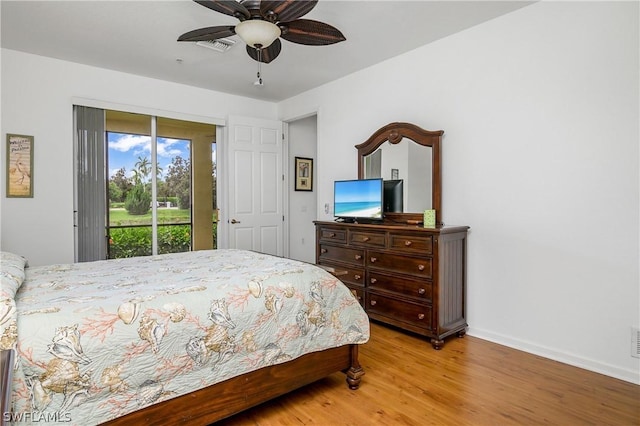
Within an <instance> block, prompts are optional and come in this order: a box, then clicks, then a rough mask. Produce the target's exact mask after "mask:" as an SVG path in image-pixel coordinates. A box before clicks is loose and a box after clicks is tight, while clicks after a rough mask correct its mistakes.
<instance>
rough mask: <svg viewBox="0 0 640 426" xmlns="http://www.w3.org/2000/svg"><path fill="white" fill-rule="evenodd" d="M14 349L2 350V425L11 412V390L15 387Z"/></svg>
mask: <svg viewBox="0 0 640 426" xmlns="http://www.w3.org/2000/svg"><path fill="white" fill-rule="evenodd" d="M14 356H15V351H14V350H13V349H8V350H3V351H0V384H1V385H2V386H0V389H2V393H1V394H0V426H4V425H6V424H7V423H6V422H5V420H7V419H6V415H7V413H10V412H11V390H12V388H13V386H12V381H13V359H14Z"/></svg>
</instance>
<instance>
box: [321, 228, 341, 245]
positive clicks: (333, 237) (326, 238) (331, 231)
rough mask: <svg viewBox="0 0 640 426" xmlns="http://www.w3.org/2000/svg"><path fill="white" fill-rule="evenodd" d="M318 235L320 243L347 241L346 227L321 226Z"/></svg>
mask: <svg viewBox="0 0 640 426" xmlns="http://www.w3.org/2000/svg"><path fill="white" fill-rule="evenodd" d="M318 235H319V237H320V242H321V243H326V242H330V241H331V242H336V243H346V242H347V230H346V229H336V228H330V227H324V226H323V227H321V228H320V229H319V231H318Z"/></svg>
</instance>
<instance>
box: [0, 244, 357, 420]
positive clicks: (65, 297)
mask: <svg viewBox="0 0 640 426" xmlns="http://www.w3.org/2000/svg"><path fill="white" fill-rule="evenodd" d="M0 261H1V262H2V265H1V268H0V272H1V278H2V285H1V287H0V350H2V356H1V357H0V378H1V379H2V380H4V381H3V383H2V385H3V389H4V390H5V391H6V390H8V389H12V390H11V392H10V393H9V392H0V399H5V401H4V402H3V404H6V405H4V406H3V411H2V419H1V420H0V423H8V422H9V421H14V422H16V423H18V422H20V424H22V423H28V422H29V421H31V422H33V423H42V422H45V421H46V422H47V424H56V423H60V424H67V425H68V424H78V425H83V426H84V425H93V424H101V423H108V424H131V423H134V422H135V423H145V424H176V423H189V424H209V423H212V422H214V421H216V420H220V419H222V418H225V417H228V416H230V415H232V414H235V413H237V412H240V411H242V410H244V409H246V408H248V407H251V406H254V405H257V404H259V403H261V402H264V401H266V400H268V399H271V398H273V397H275V396H278V395H282V394H284V393H287V392H289V391H291V390H293V389H296V388H299V387H301V386H304V385H306V384H308V383H311V382H313V381H316V380H318V379H320V378H322V377H325V376H327V375H329V374H332V373H335V372H337V371H343V372H345V373H346V377H347V384H348V386H349V388H351V389H357V388H358V386H359V384H360V381H361V377H362V375H363V374H364V372H363V370H362V368H361V366H360V364H359V362H358V345H360V344H363V343H365V342H366V341H367V340H368V338H369V322H368V318H367V316H366V314H365V313H364V311H363V310H362V308H361V307H360V305H359V303H358V301H357V300H356V299H355V297H353V295H352V294H351V292H350V291H349V290H348V289H347V287H345V286H344V285H343V284H342V283H341V282H340V281H339V280H338V279H337V278H336V277H334V276H333V275H331V274H329V273H328V272H327V271H325V270H323V269H321V268H318V267H317V266H315V265H311V264H307V263H304V262H298V261H294V260H290V259H283V258H279V257H273V256H269V255H265V254H260V253H255V252H251V251H245V250H206V251H197V252H190V253H177V254H168V255H159V256H149V257H138V258H128V259H118V260H107V261H97V262H87V263H76V264H59V265H49V266H42V267H32V268H29V267H26V263H27V262H26V260H25V259H24V258H22V257H20V256H17V255H15V254H12V253H7V252H2V253H0ZM9 373H12V374H9ZM11 376H12V377H11ZM7 380H11V382H10V383H7V382H6V381H7ZM2 394H7V395H8V398H10V401H6V398H1V397H2ZM8 409H10V410H11V413H10V414H8V413H6V411H7V410H8Z"/></svg>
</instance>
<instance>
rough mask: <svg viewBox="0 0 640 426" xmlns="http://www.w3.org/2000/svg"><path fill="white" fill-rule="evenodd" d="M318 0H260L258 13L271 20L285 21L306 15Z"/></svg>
mask: <svg viewBox="0 0 640 426" xmlns="http://www.w3.org/2000/svg"><path fill="white" fill-rule="evenodd" d="M316 3H318V0H279V1H278V0H262V1H261V2H260V13H261V14H262V16H263V17H264V18H266V19H268V20H270V21H273V22H287V21H293V20H294V19H298V18H299V17H301V16H304V15H306V14H307V13H309V12H310V11H311V9H313V8H314V7H316Z"/></svg>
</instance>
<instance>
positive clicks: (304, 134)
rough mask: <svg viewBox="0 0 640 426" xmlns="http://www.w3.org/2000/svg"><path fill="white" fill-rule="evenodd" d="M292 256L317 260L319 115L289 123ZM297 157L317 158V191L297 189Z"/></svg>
mask: <svg viewBox="0 0 640 426" xmlns="http://www.w3.org/2000/svg"><path fill="white" fill-rule="evenodd" d="M288 127H289V138H288V140H289V160H288V161H289V170H291V173H290V176H291V188H290V191H289V257H290V258H292V259H297V260H302V261H304V262H311V263H314V262H315V261H316V245H315V244H316V243H315V241H316V234H315V226H314V225H313V221H314V220H315V219H316V210H317V205H316V194H317V190H316V188H317V184H318V181H317V180H316V177H317V173H316V168H315V157H316V140H317V121H316V116H315V115H312V116H310V117H306V118H302V119H300V120H295V121H292V122H290V123H289V125H288ZM295 157H304V158H312V159H314V168H313V174H314V175H313V176H312V178H313V181H312V185H313V191H311V192H309V191H295V190H294V185H295V167H294V166H295V163H294V162H295Z"/></svg>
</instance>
